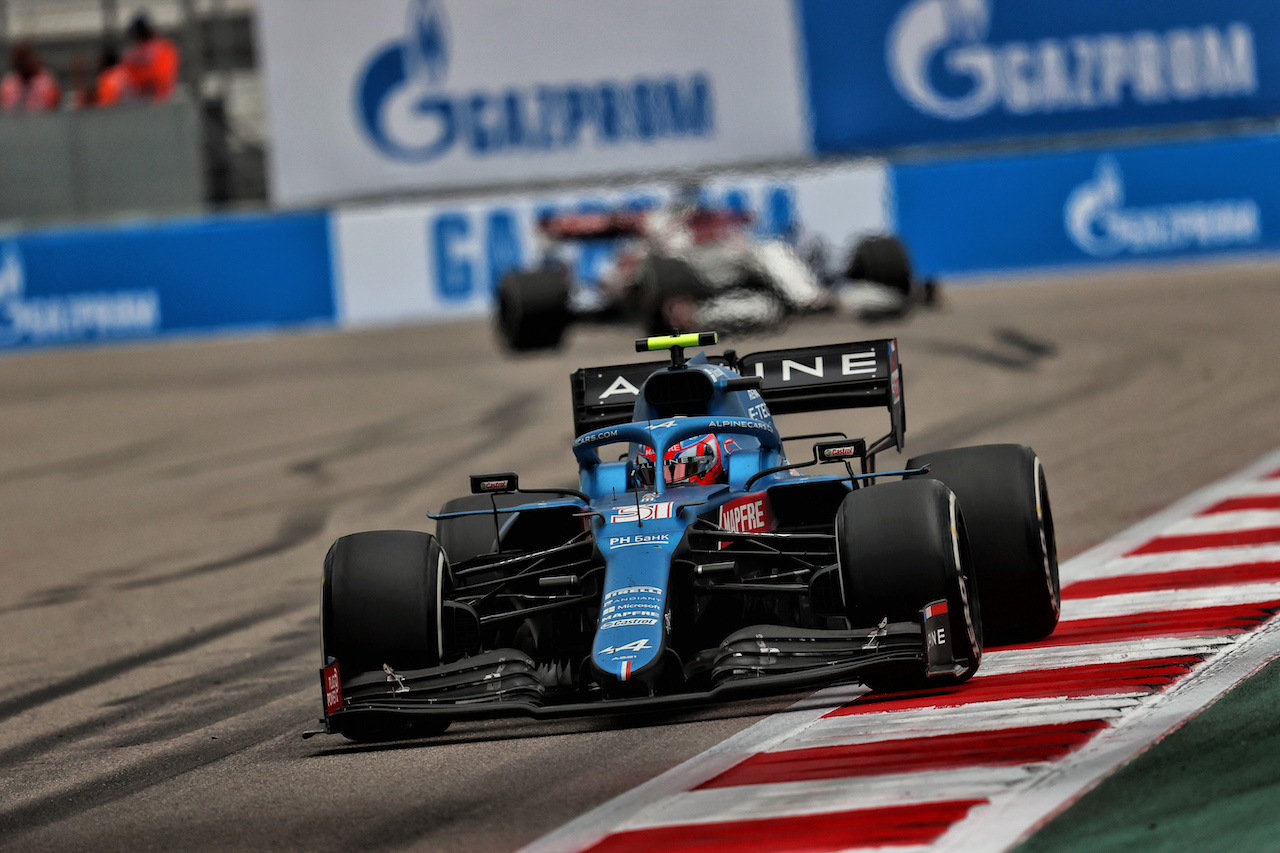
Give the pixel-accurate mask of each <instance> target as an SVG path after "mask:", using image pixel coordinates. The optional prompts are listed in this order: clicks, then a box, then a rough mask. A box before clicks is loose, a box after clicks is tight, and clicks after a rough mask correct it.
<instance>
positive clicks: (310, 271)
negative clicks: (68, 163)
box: [0, 213, 334, 349]
mask: <svg viewBox="0 0 1280 853" xmlns="http://www.w3.org/2000/svg"><path fill="white" fill-rule="evenodd" d="M333 318H334V299H333V273H332V263H331V259H330V248H329V217H328V215H327V214H324V213H308V214H285V215H279V216H232V217H217V218H205V219H196V220H189V221H183V222H174V223H166V224H159V225H157V224H148V225H129V226H122V227H99V228H77V229H67V230H58V231H44V232H32V233H23V234H14V235H10V236H7V237H6V236H0V349H2V348H12V347H28V346H48V345H54V344H76V343H87V342H97V341H105V340H121V339H134V338H148V337H155V336H158V335H166V334H175V333H189V332H202V331H209V330H215V329H218V330H227V329H260V328H276V327H279V326H288V325H297V324H306V323H332V322H333Z"/></svg>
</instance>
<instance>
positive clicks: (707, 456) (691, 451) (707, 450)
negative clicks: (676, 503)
mask: <svg viewBox="0 0 1280 853" xmlns="http://www.w3.org/2000/svg"><path fill="white" fill-rule="evenodd" d="M655 456H656V454H655V453H654V450H653V448H652V447H649V446H648V445H641V447H640V450H639V451H638V453H637V455H636V476H637V478H638V479H639V480H640V482H641V484H642V485H645V486H652V485H653V481H654V474H653V469H654V464H655V463H654V459H655ZM662 469H663V476H664V477H665V478H666V482H667V485H668V486H680V485H684V484H686V483H694V484H697V485H700V486H710V485H712V484H714V483H721V482H724V477H725V471H724V459H723V452H722V450H721V447H720V441H719V439H717V438H716V436H715V435H714V434H711V433H708V434H707V435H699V436H695V437H694V438H687V439H685V440H684V441H682V442H679V443H678V444H673V445H672V446H671V447H669V448H667V452H666V453H664V454H663V459H662Z"/></svg>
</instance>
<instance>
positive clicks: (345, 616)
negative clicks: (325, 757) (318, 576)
mask: <svg viewBox="0 0 1280 853" xmlns="http://www.w3.org/2000/svg"><path fill="white" fill-rule="evenodd" d="M448 572H449V564H448V561H447V560H446V558H445V554H444V551H443V549H441V547H440V544H439V542H437V541H436V538H435V537H434V536H431V535H430V534H428V533H418V532H416V531H410V530H378V531H373V532H368V533H354V534H352V535H350V536H343V537H341V538H340V539H338V540H337V541H336V542H334V543H333V546H332V547H331V548H330V549H329V553H328V555H327V556H326V557H325V561H324V584H323V587H322V592H321V604H320V608H321V617H320V632H321V645H322V654H323V662H324V663H326V664H327V663H328V662H329V661H330V659H331V658H332V659H335V660H337V662H338V667H339V671H340V672H341V673H342V675H343V676H344V677H345V678H350V677H351V676H353V675H357V674H359V673H361V672H371V671H375V672H376V671H380V670H381V669H382V667H383V665H384V664H386V665H387V666H390V667H391V668H392V669H395V670H409V669H422V668H426V667H431V666H436V665H438V664H439V663H440V657H441V654H442V651H443V643H444V638H443V633H442V630H441V608H442V606H443V605H442V600H443V594H444V584H445V581H446V576H447V575H448ZM412 723H413V724H412V725H411V724H410V722H408V721H406V720H404V719H403V718H399V717H395V716H393V715H380V714H362V713H357V714H351V715H350V716H343V715H341V714H339V715H337V716H335V717H332V718H331V720H330V724H331V726H332V727H333V729H334V730H335V731H337V732H339V733H340V734H343V735H346V736H347V737H349V738H351V739H352V740H364V741H371V740H387V739H395V738H403V737H409V736H410V735H409V734H408V732H409V731H411V730H412V731H416V732H417V733H419V734H434V733H439V732H442V731H444V729H445V728H446V727H447V726H448V724H449V723H448V721H447V720H439V721H436V720H421V721H412Z"/></svg>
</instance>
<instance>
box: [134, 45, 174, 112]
mask: <svg viewBox="0 0 1280 853" xmlns="http://www.w3.org/2000/svg"><path fill="white" fill-rule="evenodd" d="M179 63H180V59H179V56H178V46H177V45H175V44H174V43H173V42H171V41H170V40H169V39H167V38H164V37H163V36H156V37H155V38H151V39H148V40H147V41H145V42H141V43H139V44H135V45H133V46H132V47H130V48H129V49H128V50H127V51H125V54H124V62H123V63H122V64H123V66H124V69H125V71H126V73H127V74H128V76H129V88H130V90H131V91H132V92H133V94H134V95H136V96H138V97H140V98H146V99H149V100H153V101H167V100H168V99H169V98H170V96H172V95H173V90H174V88H175V87H176V86H177V84H178V65H179Z"/></svg>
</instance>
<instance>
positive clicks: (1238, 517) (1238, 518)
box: [1162, 509, 1280, 536]
mask: <svg viewBox="0 0 1280 853" xmlns="http://www.w3.org/2000/svg"><path fill="white" fill-rule="evenodd" d="M1264 527H1280V510H1274V509H1241V510H1236V511H1234V512H1214V513H1210V514H1209V515H1193V516H1191V517H1190V518H1184V519H1182V521H1179V522H1177V523H1175V524H1171V525H1169V526H1168V527H1167V528H1166V529H1165V531H1164V533H1163V534H1162V535H1163V536H1190V535H1194V534H1197V533H1234V532H1236V531H1239V530H1257V529H1259V528H1264Z"/></svg>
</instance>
